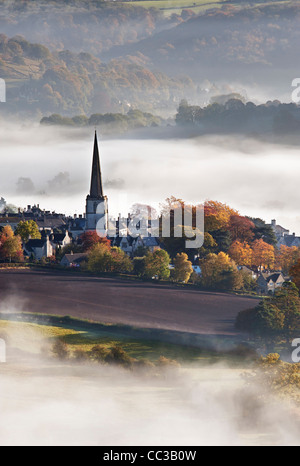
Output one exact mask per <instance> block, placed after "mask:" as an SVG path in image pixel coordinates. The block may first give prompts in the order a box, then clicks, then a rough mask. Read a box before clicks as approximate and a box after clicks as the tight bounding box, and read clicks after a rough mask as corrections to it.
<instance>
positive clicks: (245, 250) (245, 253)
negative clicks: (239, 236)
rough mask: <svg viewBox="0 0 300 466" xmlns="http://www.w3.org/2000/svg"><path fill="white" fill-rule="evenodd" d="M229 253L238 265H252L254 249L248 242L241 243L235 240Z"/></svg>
mask: <svg viewBox="0 0 300 466" xmlns="http://www.w3.org/2000/svg"><path fill="white" fill-rule="evenodd" d="M228 254H229V256H230V257H231V259H232V260H234V262H236V263H237V264H238V265H244V266H247V267H251V265H252V249H251V247H250V246H249V244H248V243H246V242H244V243H241V242H240V241H238V240H236V241H234V243H232V245H231V246H230V248H229V251H228Z"/></svg>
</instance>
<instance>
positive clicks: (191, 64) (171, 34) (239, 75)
mask: <svg viewBox="0 0 300 466" xmlns="http://www.w3.org/2000/svg"><path fill="white" fill-rule="evenodd" d="M237 4H238V5H237V6H236V7H235V6H232V5H224V6H223V7H222V8H220V9H215V10H210V11H208V12H207V13H205V14H203V15H200V16H196V17H192V18H191V19H189V21H186V22H184V23H181V24H179V25H178V26H177V27H174V28H172V29H168V30H165V31H162V32H160V33H158V34H155V35H153V36H151V37H148V38H145V39H144V40H141V41H139V42H138V43H135V44H129V45H128V44H127V45H124V46H122V47H115V48H113V49H111V50H110V52H109V54H110V56H114V57H118V56H121V55H122V56H124V55H127V54H129V55H136V54H138V53H140V54H143V55H144V56H145V57H147V58H149V59H150V61H151V65H152V66H153V67H154V68H160V69H161V70H163V71H164V72H166V71H167V72H168V73H170V74H172V75H179V74H181V73H183V72H184V73H186V74H188V75H189V76H190V77H191V78H192V79H193V80H194V81H198V82H199V81H200V82H201V80H204V79H211V80H214V82H219V81H224V80H227V81H230V82H237V81H238V82H240V81H242V80H246V81H247V82H260V83H261V82H263V83H264V84H266V82H267V80H269V81H270V82H269V85H270V86H272V85H274V83H280V82H281V83H282V79H287V80H288V85H289V83H290V81H291V79H292V78H293V77H297V76H298V74H299V43H300V4H299V2H287V3H283V2H280V3H274V4H270V3H268V4H266V5H263V4H260V5H256V6H249V4H247V3H245V4H243V2H237ZM243 5H245V6H243ZM244 82H245V81H244Z"/></svg>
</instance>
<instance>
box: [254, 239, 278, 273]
mask: <svg viewBox="0 0 300 466" xmlns="http://www.w3.org/2000/svg"><path fill="white" fill-rule="evenodd" d="M252 250H253V254H252V264H253V265H255V266H256V267H257V268H259V269H262V268H268V269H271V270H272V269H273V268H274V265H275V251H274V247H273V246H271V245H270V244H268V243H265V242H264V240H262V239H257V240H256V241H254V243H253V245H252Z"/></svg>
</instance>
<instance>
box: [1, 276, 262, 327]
mask: <svg viewBox="0 0 300 466" xmlns="http://www.w3.org/2000/svg"><path fill="white" fill-rule="evenodd" d="M14 298H15V299H14ZM256 304H257V299H254V298H249V297H240V296H234V295H230V294H225V293H210V292H203V291H198V290H194V289H186V288H180V287H178V288H177V287H175V286H168V285H162V284H157V283H153V284H152V283H143V282H135V281H129V280H123V279H117V278H97V277H89V276H82V275H76V274H73V273H59V272H58V273H53V272H44V271H42V272H41V271H31V270H5V271H0V311H3V310H8V309H9V310H11V311H24V312H37V313H43V314H50V315H62V316H66V315H69V316H73V317H76V318H80V319H90V320H92V321H95V322H102V323H114V324H127V325H133V326H135V327H143V328H153V329H163V330H177V331H181V332H191V333H198V334H206V335H207V334H215V335H224V336H225V335H235V334H236V331H235V329H234V321H235V318H236V316H237V314H238V312H239V311H241V310H245V309H248V308H251V307H254V306H255V305H256Z"/></svg>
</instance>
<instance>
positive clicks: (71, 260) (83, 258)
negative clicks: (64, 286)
mask: <svg viewBox="0 0 300 466" xmlns="http://www.w3.org/2000/svg"><path fill="white" fill-rule="evenodd" d="M87 259H88V255H87V254H86V253H73V252H71V253H70V254H65V255H64V257H63V258H62V260H61V261H60V265H61V266H62V267H80V266H81V265H82V263H84V262H87Z"/></svg>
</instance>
